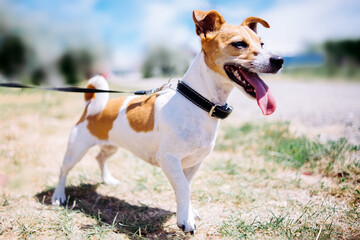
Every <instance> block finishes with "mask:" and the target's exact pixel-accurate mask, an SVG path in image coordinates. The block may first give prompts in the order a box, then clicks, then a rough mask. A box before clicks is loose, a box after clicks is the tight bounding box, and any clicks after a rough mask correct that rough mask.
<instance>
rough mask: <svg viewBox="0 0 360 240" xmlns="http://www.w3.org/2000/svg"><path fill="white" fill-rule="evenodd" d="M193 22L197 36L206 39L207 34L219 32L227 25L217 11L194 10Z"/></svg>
mask: <svg viewBox="0 0 360 240" xmlns="http://www.w3.org/2000/svg"><path fill="white" fill-rule="evenodd" d="M193 20H194V23H195V27H196V34H197V35H199V36H200V37H201V38H206V34H207V33H211V32H215V31H218V30H219V29H220V28H221V26H222V25H223V24H224V23H225V20H224V18H223V17H222V16H221V15H220V14H219V13H218V12H217V11H215V10H210V11H199V10H194V11H193Z"/></svg>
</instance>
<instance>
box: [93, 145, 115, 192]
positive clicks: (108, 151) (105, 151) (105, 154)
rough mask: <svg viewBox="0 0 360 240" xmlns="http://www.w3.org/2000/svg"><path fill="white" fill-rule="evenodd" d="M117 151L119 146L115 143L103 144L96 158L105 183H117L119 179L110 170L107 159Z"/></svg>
mask: <svg viewBox="0 0 360 240" xmlns="http://www.w3.org/2000/svg"><path fill="white" fill-rule="evenodd" d="M116 151H117V147H116V146H113V145H103V146H101V149H100V152H99V154H98V155H97V156H96V160H97V161H98V163H99V166H100V170H101V177H102V180H103V181H104V183H105V184H108V185H117V184H119V183H120V182H119V180H117V179H116V178H114V177H113V176H112V175H111V173H110V172H109V170H108V168H107V164H106V160H107V159H108V158H109V157H110V156H112V155H113V154H114V153H115V152H116Z"/></svg>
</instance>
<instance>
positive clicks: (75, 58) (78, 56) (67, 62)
mask: <svg viewBox="0 0 360 240" xmlns="http://www.w3.org/2000/svg"><path fill="white" fill-rule="evenodd" d="M92 62H93V57H92V56H91V54H90V53H89V52H87V51H68V52H65V53H64V54H63V56H62V57H61V58H60V59H59V61H58V69H59V72H60V73H61V74H62V75H63V77H64V79H65V82H66V83H67V84H69V85H76V84H78V83H79V82H80V81H81V80H83V79H84V78H85V77H89V76H90V75H91V67H92Z"/></svg>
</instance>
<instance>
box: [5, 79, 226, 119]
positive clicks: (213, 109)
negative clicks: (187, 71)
mask: <svg viewBox="0 0 360 240" xmlns="http://www.w3.org/2000/svg"><path fill="white" fill-rule="evenodd" d="M172 79H173V78H170V79H169V80H168V82H167V83H165V84H163V85H161V86H160V87H158V88H153V89H150V90H138V91H134V92H131V91H121V90H103V89H93V88H80V87H37V86H30V85H24V84H21V83H9V82H7V83H0V87H4V88H20V89H38V90H46V91H58V92H76V93H127V94H134V95H148V94H154V93H157V92H159V91H161V90H163V89H165V88H170V89H172V88H171V83H170V81H171V80H172ZM176 90H177V91H178V92H179V93H180V94H181V95H183V96H184V97H185V98H187V99H188V100H189V101H191V102H192V103H193V104H195V105H196V106H198V107H199V108H201V109H203V110H204V111H206V112H207V113H208V114H209V116H210V117H214V118H218V119H225V118H227V117H228V116H229V115H230V114H231V112H232V110H233V108H232V107H231V106H229V105H228V104H227V103H225V105H223V106H220V105H217V104H215V103H213V102H211V101H209V100H208V99H206V98H205V97H203V96H202V95H200V94H199V93H198V92H196V91H195V90H194V89H192V88H191V87H189V86H188V85H186V84H185V83H183V82H181V81H180V80H179V81H178V84H177V88H176Z"/></svg>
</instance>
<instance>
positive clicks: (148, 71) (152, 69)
mask: <svg viewBox="0 0 360 240" xmlns="http://www.w3.org/2000/svg"><path fill="white" fill-rule="evenodd" d="M192 58H193V56H192V54H191V53H190V52H186V51H181V50H177V49H172V48H169V47H164V46H156V47H152V48H151V50H150V51H149V52H148V53H147V54H146V56H145V60H144V63H143V65H142V75H143V77H144V78H150V77H169V76H176V75H182V74H184V73H185V71H186V69H187V68H188V67H189V65H190V62H191V60H192Z"/></svg>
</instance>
